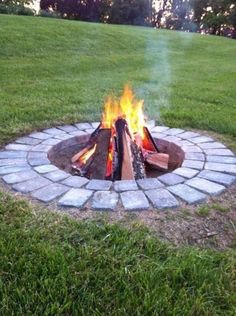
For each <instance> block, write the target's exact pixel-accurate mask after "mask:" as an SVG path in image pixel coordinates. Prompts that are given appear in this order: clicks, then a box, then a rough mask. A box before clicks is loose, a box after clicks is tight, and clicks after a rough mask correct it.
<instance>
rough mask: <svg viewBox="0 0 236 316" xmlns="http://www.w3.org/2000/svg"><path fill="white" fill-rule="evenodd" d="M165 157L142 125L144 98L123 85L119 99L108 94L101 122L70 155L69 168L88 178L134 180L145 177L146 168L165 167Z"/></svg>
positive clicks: (166, 164)
mask: <svg viewBox="0 0 236 316" xmlns="http://www.w3.org/2000/svg"><path fill="white" fill-rule="evenodd" d="M168 160H169V155H168V154H164V153H160V152H159V150H158V148H157V146H156V143H155V141H154V140H153V138H152V136H151V134H150V132H149V130H148V128H147V127H146V126H145V118H144V115H143V101H142V100H141V101H137V100H136V99H135V97H134V95H133V92H132V90H131V89H130V88H129V86H126V87H125V89H124V93H123V95H122V96H121V98H120V100H119V101H117V100H116V99H113V98H111V97H109V98H108V100H107V102H106V103H105V108H104V113H103V115H102V121H101V123H100V125H99V126H98V127H97V129H96V130H95V131H94V132H93V133H92V134H91V136H90V139H89V141H88V142H87V144H86V146H85V148H83V149H82V150H81V151H80V152H79V153H77V154H76V155H74V156H73V158H72V168H73V170H74V172H75V173H76V174H78V175H80V176H86V177H87V178H89V179H109V180H133V179H142V178H145V177H146V169H147V168H155V169H159V170H167V169H168Z"/></svg>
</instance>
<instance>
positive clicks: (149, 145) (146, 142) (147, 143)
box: [142, 126, 160, 153]
mask: <svg viewBox="0 0 236 316" xmlns="http://www.w3.org/2000/svg"><path fill="white" fill-rule="evenodd" d="M143 132H144V138H143V141H142V145H143V148H144V149H146V150H150V151H154V152H157V153H158V152H160V151H159V149H158V148H157V145H156V143H155V141H154V139H153V137H152V135H151V133H150V132H149V130H148V128H147V127H146V126H144V128H143Z"/></svg>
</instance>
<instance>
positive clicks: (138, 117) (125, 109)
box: [102, 85, 145, 137]
mask: <svg viewBox="0 0 236 316" xmlns="http://www.w3.org/2000/svg"><path fill="white" fill-rule="evenodd" d="M120 117H122V118H124V119H125V120H126V122H127V124H128V127H129V130H130V132H131V134H132V136H133V137H134V135H135V134H136V133H138V134H139V135H140V136H141V137H143V127H144V125H145V119H144V114H143V100H139V101H138V100H136V99H135V96H134V94H133V92H132V90H131V88H130V87H129V86H128V85H126V86H125V88H124V92H123V94H122V96H121V98H120V100H119V101H118V102H117V100H115V99H114V98H112V97H108V99H107V101H106V102H105V106H104V112H103V116H102V127H103V128H112V127H113V124H114V122H115V121H116V120H117V119H118V118H120Z"/></svg>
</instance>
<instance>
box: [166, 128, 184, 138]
mask: <svg viewBox="0 0 236 316" xmlns="http://www.w3.org/2000/svg"><path fill="white" fill-rule="evenodd" d="M183 132H184V130H183V129H180V128H171V129H169V130H167V131H166V134H167V135H171V136H175V135H178V134H181V133H183Z"/></svg>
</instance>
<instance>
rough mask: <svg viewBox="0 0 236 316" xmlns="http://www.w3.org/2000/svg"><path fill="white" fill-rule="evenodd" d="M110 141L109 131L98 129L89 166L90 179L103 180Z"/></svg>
mask: <svg viewBox="0 0 236 316" xmlns="http://www.w3.org/2000/svg"><path fill="white" fill-rule="evenodd" d="M110 141H111V129H110V128H109V129H108V128H107V129H105V128H104V129H100V132H99V134H98V137H97V144H96V150H95V153H94V158H93V161H92V163H91V165H90V172H89V178H90V179H102V180H103V179H105V178H106V171H107V161H108V154H109V146H110Z"/></svg>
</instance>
